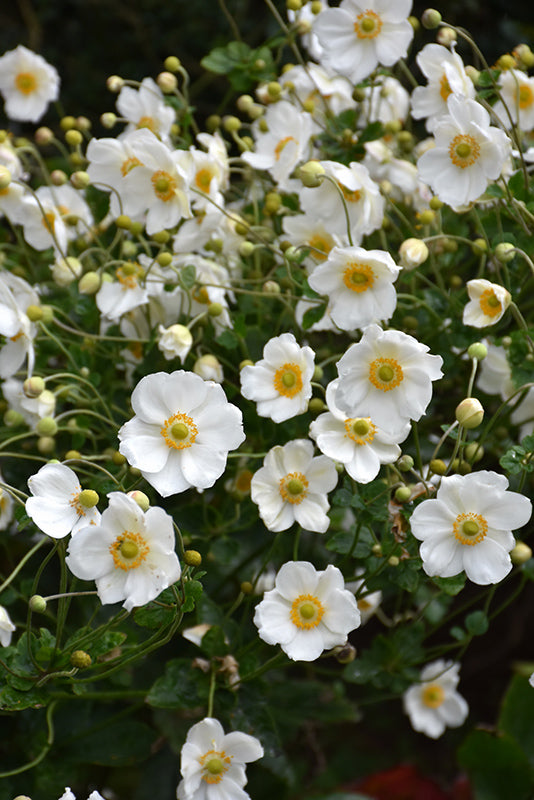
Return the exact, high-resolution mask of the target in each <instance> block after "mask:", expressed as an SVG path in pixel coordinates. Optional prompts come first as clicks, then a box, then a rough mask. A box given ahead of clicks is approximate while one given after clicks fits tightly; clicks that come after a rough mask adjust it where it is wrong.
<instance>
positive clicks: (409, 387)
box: [335, 325, 443, 432]
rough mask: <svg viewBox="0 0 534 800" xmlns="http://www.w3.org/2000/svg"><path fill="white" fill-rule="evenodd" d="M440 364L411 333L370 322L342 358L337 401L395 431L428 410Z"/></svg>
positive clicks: (343, 407) (354, 413) (352, 412)
mask: <svg viewBox="0 0 534 800" xmlns="http://www.w3.org/2000/svg"><path fill="white" fill-rule="evenodd" d="M442 363H443V360H442V358H441V356H433V355H430V354H429V353H428V347H427V346H426V345H424V344H421V343H420V342H418V341H417V339H414V338H413V336H408V334H406V333H402V332H401V331H395V330H390V331H383V330H382V329H381V328H379V327H378V325H368V326H367V328H366V329H365V330H364V332H363V336H362V338H361V339H360V341H359V342H358V343H357V344H353V345H351V346H350V347H349V349H348V350H347V352H346V353H345V355H344V356H342V358H341V359H340V361H339V362H338V365H337V367H338V372H339V377H340V381H339V385H338V390H337V393H336V398H335V402H336V405H337V406H339V408H340V409H341V410H342V411H344V412H345V413H346V414H348V416H350V417H368V416H369V417H372V420H373V422H374V424H376V425H378V426H379V427H380V428H382V429H383V430H385V431H387V432H393V431H395V430H398V429H399V428H401V427H402V426H403V425H404V424H405V423H406V422H407V421H408V420H409V419H413V420H418V419H420V417H422V415H423V414H424V413H425V411H426V408H427V406H428V404H429V402H430V400H431V398H432V381H434V380H437V379H438V378H441V376H442V372H441V365H442Z"/></svg>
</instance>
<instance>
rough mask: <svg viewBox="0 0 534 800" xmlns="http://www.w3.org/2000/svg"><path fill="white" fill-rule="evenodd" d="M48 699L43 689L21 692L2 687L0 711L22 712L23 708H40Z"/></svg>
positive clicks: (10, 687) (9, 687)
mask: <svg viewBox="0 0 534 800" xmlns="http://www.w3.org/2000/svg"><path fill="white" fill-rule="evenodd" d="M49 699H50V698H49V696H48V694H47V692H46V690H44V689H30V690H29V691H26V692H21V691H19V690H18V689H14V688H13V687H12V686H4V688H3V689H2V690H1V691H0V709H2V711H22V710H23V709H25V708H42V707H43V706H45V705H46V704H47V702H48V700H49Z"/></svg>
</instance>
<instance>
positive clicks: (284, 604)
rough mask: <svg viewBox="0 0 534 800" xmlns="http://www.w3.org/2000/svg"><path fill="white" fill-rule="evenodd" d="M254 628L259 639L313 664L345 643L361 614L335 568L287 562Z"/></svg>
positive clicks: (259, 609) (257, 614)
mask: <svg viewBox="0 0 534 800" xmlns="http://www.w3.org/2000/svg"><path fill="white" fill-rule="evenodd" d="M254 624H255V625H256V627H257V628H258V634H259V637H260V639H263V641H264V642H267V644H279V645H280V647H281V648H282V650H283V651H284V653H285V654H286V655H287V656H289V658H291V659H292V660H293V661H315V659H316V658H319V656H320V655H321V653H322V652H323V650H326V649H330V648H332V647H336V646H337V645H344V644H345V643H346V641H347V636H348V634H349V633H350V632H351V631H353V630H354V629H355V628H357V627H358V626H359V625H360V612H359V611H358V606H357V603H356V598H355V597H354V595H353V594H352V592H350V591H349V590H348V589H346V588H345V583H344V580H343V575H342V573H341V571H340V570H339V569H338V568H337V567H334V566H333V564H329V565H328V566H327V568H326V569H325V570H316V569H315V567H314V566H313V564H310V562H309V561H289V562H288V563H287V564H284V565H283V566H282V567H281V568H280V570H279V571H278V573H277V575H276V579H275V588H274V589H271V591H269V592H265V594H264V596H263V600H262V601H261V603H259V604H258V605H257V606H256V612H255V614H254Z"/></svg>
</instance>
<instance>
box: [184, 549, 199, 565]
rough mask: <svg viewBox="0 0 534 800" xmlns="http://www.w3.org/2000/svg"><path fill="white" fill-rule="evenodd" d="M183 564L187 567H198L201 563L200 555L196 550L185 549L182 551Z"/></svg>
mask: <svg viewBox="0 0 534 800" xmlns="http://www.w3.org/2000/svg"><path fill="white" fill-rule="evenodd" d="M184 564H187V566H188V567H200V565H201V564H202V556H201V555H200V553H199V552H198V550H186V551H185V553H184Z"/></svg>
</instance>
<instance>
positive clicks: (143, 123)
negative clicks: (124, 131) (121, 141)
mask: <svg viewBox="0 0 534 800" xmlns="http://www.w3.org/2000/svg"><path fill="white" fill-rule="evenodd" d="M137 127H138V128H148V130H149V131H152V133H157V132H158V131H159V123H158V121H157V120H155V119H154V117H149V116H144V117H141V119H140V120H139V122H138V123H137Z"/></svg>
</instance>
